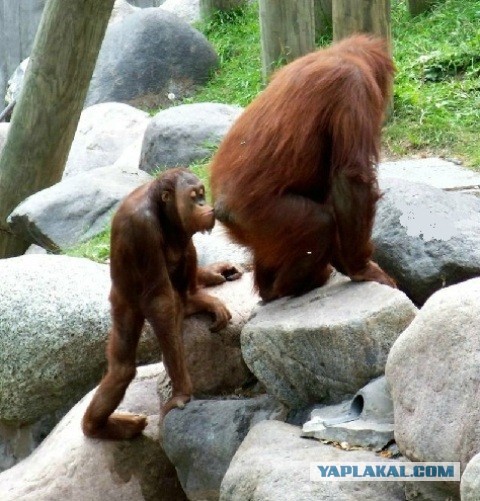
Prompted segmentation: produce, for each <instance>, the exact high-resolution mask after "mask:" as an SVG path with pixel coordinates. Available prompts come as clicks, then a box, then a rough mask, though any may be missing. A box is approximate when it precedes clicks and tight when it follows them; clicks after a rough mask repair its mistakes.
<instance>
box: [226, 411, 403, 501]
mask: <svg viewBox="0 0 480 501" xmlns="http://www.w3.org/2000/svg"><path fill="white" fill-rule="evenodd" d="M300 433H301V430H300V428H297V427H296V426H292V425H289V424H286V423H281V422H279V421H263V422H261V423H259V424H257V425H256V426H254V427H253V428H252V429H251V430H250V432H249V433H248V435H247V437H246V438H245V440H244V441H243V443H242V445H241V446H240V447H239V449H238V450H237V452H236V454H235V456H234V457H233V459H232V462H231V463H230V467H229V468H228V470H227V473H226V475H225V477H224V479H223V481H222V485H221V488H220V501H245V500H246V499H248V500H250V501H264V500H267V499H268V500H282V501H318V500H321V499H325V500H327V499H328V500H330V499H331V500H341V501H359V500H385V501H387V500H388V501H404V500H405V494H404V489H403V486H402V484H401V483H400V482H312V481H311V480H310V464H311V463H313V462H322V461H325V462H329V461H333V462H340V463H344V464H347V463H353V462H367V461H377V462H379V461H384V459H383V458H381V457H380V456H377V455H375V454H374V453H373V452H370V451H365V450H358V451H343V450H341V449H337V448H335V447H332V446H329V445H324V444H321V443H320V442H317V441H314V440H308V439H305V438H301V437H300ZM385 464H386V465H388V461H387V460H385Z"/></svg>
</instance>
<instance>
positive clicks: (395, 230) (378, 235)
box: [373, 179, 480, 305]
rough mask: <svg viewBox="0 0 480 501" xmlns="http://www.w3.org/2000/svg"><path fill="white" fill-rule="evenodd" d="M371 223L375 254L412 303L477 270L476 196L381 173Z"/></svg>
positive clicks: (479, 224)
mask: <svg viewBox="0 0 480 501" xmlns="http://www.w3.org/2000/svg"><path fill="white" fill-rule="evenodd" d="M382 189H383V190H384V192H385V195H384V197H383V198H382V199H381V200H380V202H379V203H378V208H377V215H376V219H375V225H374V229H373V240H374V243H375V246H376V251H375V259H376V260H377V261H378V263H379V264H380V265H381V266H382V268H384V269H385V270H386V271H387V272H388V273H390V274H391V275H392V276H393V277H394V278H395V280H396V281H397V283H398V286H399V287H400V289H402V290H403V291H404V292H405V293H406V294H407V295H408V296H409V297H410V298H411V299H412V300H413V301H414V302H415V303H416V304H420V305H421V304H423V303H424V302H425V301H426V300H427V299H428V297H429V296H431V295H432V294H433V293H434V292H435V291H436V290H438V289H440V288H442V287H445V286H448V285H452V284H455V283H458V282H461V281H463V280H467V279H469V278H472V277H475V276H479V275H480V199H479V198H477V197H474V196H472V195H464V194H459V193H451V192H444V191H442V190H441V189H438V188H434V187H432V186H428V185H426V184H417V183H411V182H408V181H403V180H399V179H384V181H383V183H382Z"/></svg>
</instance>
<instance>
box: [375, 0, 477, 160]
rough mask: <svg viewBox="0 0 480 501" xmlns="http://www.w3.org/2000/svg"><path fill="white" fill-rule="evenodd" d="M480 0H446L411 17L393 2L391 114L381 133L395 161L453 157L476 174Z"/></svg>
mask: <svg viewBox="0 0 480 501" xmlns="http://www.w3.org/2000/svg"><path fill="white" fill-rule="evenodd" d="M479 27H480V1H472V0H445V1H442V2H440V3H439V4H438V5H437V7H436V8H435V9H434V10H433V11H432V12H430V13H428V14H424V15H422V16H419V17H417V18H414V19H412V18H410V17H409V15H408V13H407V10H406V6H405V2H403V1H399V0H397V1H394V2H392V33H393V40H394V57H395V63H396V65H397V75H396V79H395V109H394V114H393V117H392V119H391V121H390V123H389V124H388V125H387V127H386V129H385V133H384V143H385V146H386V150H387V151H388V152H389V153H391V154H394V155H396V156H409V155H412V154H418V153H426V154H431V155H443V156H447V157H457V158H460V159H461V160H463V161H464V162H465V164H466V165H469V166H472V167H474V168H476V169H480V145H479V130H480V126H479V124H480V29H479Z"/></svg>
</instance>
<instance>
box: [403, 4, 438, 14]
mask: <svg viewBox="0 0 480 501" xmlns="http://www.w3.org/2000/svg"><path fill="white" fill-rule="evenodd" d="M436 3H438V0H408V12H410V15H411V16H418V14H423V13H424V12H427V11H428V10H430V9H431V8H432V7H433V5H434V4H436Z"/></svg>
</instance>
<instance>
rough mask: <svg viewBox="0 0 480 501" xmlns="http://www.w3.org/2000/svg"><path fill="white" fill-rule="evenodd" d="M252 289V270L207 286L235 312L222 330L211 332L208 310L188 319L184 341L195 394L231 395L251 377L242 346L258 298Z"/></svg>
mask: <svg viewBox="0 0 480 501" xmlns="http://www.w3.org/2000/svg"><path fill="white" fill-rule="evenodd" d="M252 289H253V279H252V274H251V273H246V274H245V275H244V276H243V277H241V278H240V279H239V280H235V281H233V282H226V283H224V284H222V285H219V286H216V287H209V288H208V289H207V291H206V292H208V293H209V294H210V295H212V296H215V297H217V298H218V299H220V300H221V301H223V303H225V305H226V306H227V308H228V309H229V310H230V313H231V314H232V319H231V320H230V322H229V324H228V325H227V326H226V327H225V329H223V330H222V331H221V332H220V333H218V332H211V331H210V328H209V327H210V325H211V323H212V317H211V315H209V314H207V313H200V314H197V315H194V316H191V317H188V318H187V319H186V320H185V322H184V326H183V343H184V345H185V353H186V358H187V367H188V370H189V372H190V376H191V378H192V383H193V388H194V393H195V394H196V395H219V394H221V395H225V394H229V393H232V392H233V391H234V390H236V389H238V388H240V387H242V386H243V385H245V384H246V383H247V382H249V381H250V380H251V379H252V374H251V372H250V370H249V369H248V367H247V366H246V364H245V362H244V361H243V357H242V350H241V347H240V333H241V331H242V329H243V327H244V325H245V323H246V322H247V320H248V319H249V317H250V315H251V314H252V311H253V309H254V307H255V306H256V304H257V302H258V301H259V297H258V296H257V295H256V294H254V293H253V291H252Z"/></svg>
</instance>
